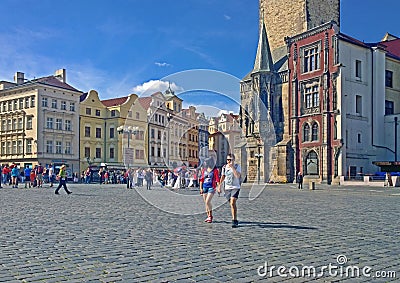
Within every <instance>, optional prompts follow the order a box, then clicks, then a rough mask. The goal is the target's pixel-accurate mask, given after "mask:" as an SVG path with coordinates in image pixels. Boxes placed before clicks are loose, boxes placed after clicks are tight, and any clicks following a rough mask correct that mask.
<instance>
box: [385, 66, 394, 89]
mask: <svg viewBox="0 0 400 283" xmlns="http://www.w3.org/2000/svg"><path fill="white" fill-rule="evenodd" d="M385 86H386V87H393V72H392V71H389V70H386V72H385Z"/></svg>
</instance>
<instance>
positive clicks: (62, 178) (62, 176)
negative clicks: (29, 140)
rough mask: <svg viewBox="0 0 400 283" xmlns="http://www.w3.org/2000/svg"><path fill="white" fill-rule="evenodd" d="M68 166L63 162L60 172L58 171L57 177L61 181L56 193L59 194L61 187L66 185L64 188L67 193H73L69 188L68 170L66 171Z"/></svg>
mask: <svg viewBox="0 0 400 283" xmlns="http://www.w3.org/2000/svg"><path fill="white" fill-rule="evenodd" d="M65 168H66V166H65V165H64V164H63V165H61V167H60V172H58V175H57V178H58V179H59V181H60V183H59V184H58V187H57V189H56V191H55V194H56V195H58V194H59V192H58V191H59V190H60V189H61V187H64V190H65V192H66V193H67V194H71V193H72V192H71V191H69V190H68V189H67V171H65Z"/></svg>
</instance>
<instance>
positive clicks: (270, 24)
mask: <svg viewBox="0 0 400 283" xmlns="http://www.w3.org/2000/svg"><path fill="white" fill-rule="evenodd" d="M259 11H260V25H262V23H261V22H262V19H263V18H264V19H265V21H266V23H267V27H266V28H267V33H268V38H269V43H270V47H271V50H275V49H276V48H278V47H281V46H284V45H285V37H286V36H293V35H296V34H299V33H302V32H304V31H307V30H309V29H311V28H314V27H316V26H319V25H321V24H324V23H327V22H330V21H332V20H333V21H335V22H336V23H338V24H339V23H340V0H260V10H259Z"/></svg>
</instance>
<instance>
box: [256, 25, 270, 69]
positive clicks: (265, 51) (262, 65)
mask: <svg viewBox="0 0 400 283" xmlns="http://www.w3.org/2000/svg"><path fill="white" fill-rule="evenodd" d="M260 71H267V72H273V71H274V63H273V61H272V55H271V48H270V47H269V43H268V36H267V30H266V28H265V23H264V17H263V20H262V24H261V30H260V37H259V39H258V47H257V54H256V60H255V62H254V68H253V72H260Z"/></svg>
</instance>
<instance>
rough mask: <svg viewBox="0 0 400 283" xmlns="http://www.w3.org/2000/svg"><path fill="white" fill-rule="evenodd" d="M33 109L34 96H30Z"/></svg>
mask: <svg viewBox="0 0 400 283" xmlns="http://www.w3.org/2000/svg"><path fill="white" fill-rule="evenodd" d="M33 107H35V96H31V108H33Z"/></svg>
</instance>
